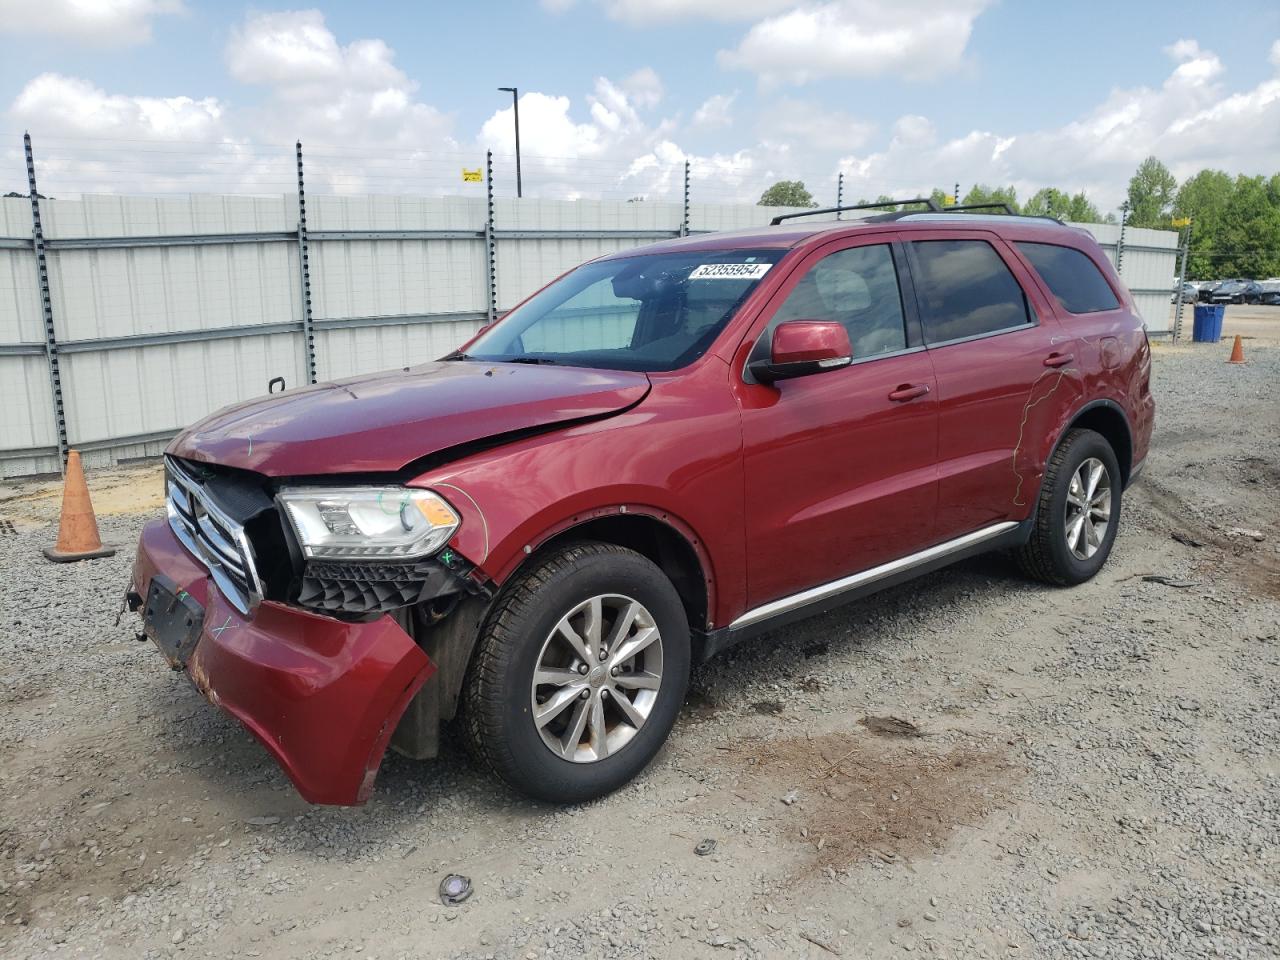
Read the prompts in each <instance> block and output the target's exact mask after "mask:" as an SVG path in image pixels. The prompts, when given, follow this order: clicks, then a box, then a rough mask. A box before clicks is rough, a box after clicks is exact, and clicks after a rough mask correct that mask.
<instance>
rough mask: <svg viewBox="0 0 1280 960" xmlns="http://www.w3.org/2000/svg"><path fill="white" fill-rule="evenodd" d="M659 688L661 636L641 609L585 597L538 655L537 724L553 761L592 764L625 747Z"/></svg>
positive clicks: (620, 599) (617, 599) (627, 600)
mask: <svg viewBox="0 0 1280 960" xmlns="http://www.w3.org/2000/svg"><path fill="white" fill-rule="evenodd" d="M661 686H662V635H661V634H660V633H659V631H658V626H657V623H656V622H655V621H654V618H653V615H652V614H651V613H650V612H649V611H648V609H646V608H645V606H644V604H642V603H640V602H639V601H637V600H634V599H632V598H631V597H627V596H623V595H621V594H602V595H600V596H595V597H591V598H590V599H588V600H584V601H582V602H581V603H579V604H578V605H577V606H575V607H574V608H573V609H571V610H570V611H569V612H568V613H566V614H565V615H564V616H562V617H561V618H560V620H559V621H558V622H557V623H556V625H555V626H554V627H553V628H552V629H551V632H550V633H549V634H548V635H547V638H546V640H545V641H544V642H543V644H542V650H541V651H540V652H539V654H538V661H537V664H536V666H535V668H534V673H533V681H532V684H531V687H530V698H531V700H532V714H533V722H534V725H535V726H536V727H537V729H538V733H539V735H540V736H541V737H542V742H543V743H544V744H545V745H546V747H547V749H548V750H550V751H551V752H552V753H554V754H555V755H556V756H558V757H560V758H561V759H564V760H569V761H572V762H574V763H594V762H596V761H599V760H604V759H605V758H606V757H609V756H612V755H613V754H616V753H617V752H618V751H619V750H622V749H623V748H624V747H626V746H627V745H628V744H629V743H630V742H631V741H632V740H633V739H634V738H635V736H636V734H637V733H639V731H640V729H641V727H643V726H644V724H645V722H646V721H647V720H648V719H649V715H650V713H652V711H653V706H654V704H655V703H656V702H657V699H658V691H659V688H660V687H661Z"/></svg>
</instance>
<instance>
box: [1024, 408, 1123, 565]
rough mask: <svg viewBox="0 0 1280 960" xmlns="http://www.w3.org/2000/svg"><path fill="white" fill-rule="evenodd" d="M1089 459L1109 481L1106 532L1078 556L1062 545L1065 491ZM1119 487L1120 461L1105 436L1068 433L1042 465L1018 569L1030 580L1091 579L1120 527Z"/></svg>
mask: <svg viewBox="0 0 1280 960" xmlns="http://www.w3.org/2000/svg"><path fill="white" fill-rule="evenodd" d="M1090 458H1094V459H1096V460H1099V461H1100V462H1101V463H1102V465H1103V467H1104V469H1105V470H1106V471H1107V479H1108V480H1109V482H1110V485H1111V511H1110V519H1109V522H1108V523H1107V529H1106V533H1105V534H1104V535H1103V536H1102V537H1101V538H1100V543H1099V544H1098V547H1097V551H1096V552H1095V553H1094V554H1093V555H1092V556H1090V557H1088V558H1087V559H1081V558H1080V557H1078V556H1076V555H1075V553H1073V552H1072V550H1071V548H1070V547H1069V546H1068V544H1067V531H1066V523H1065V520H1066V515H1067V495H1068V491H1069V489H1070V486H1071V479H1072V477H1073V476H1074V474H1075V473H1076V471H1077V470H1079V469H1080V465H1081V464H1083V463H1084V462H1085V461H1086V460H1088V459H1090ZM1122 486H1123V482H1122V480H1121V477H1120V465H1119V462H1118V461H1117V460H1116V454H1115V451H1114V450H1112V449H1111V444H1110V443H1108V442H1107V440H1106V438H1105V437H1103V436H1102V434H1100V433H1096V432H1094V431H1093V430H1071V431H1068V433H1067V435H1066V436H1065V437H1064V438H1063V440H1062V442H1061V443H1060V444H1058V448H1057V449H1056V450H1054V452H1053V455H1052V456H1051V457H1050V458H1049V463H1048V465H1047V466H1046V467H1045V472H1044V481H1043V483H1042V484H1041V486H1040V497H1039V499H1038V501H1037V502H1036V512H1035V516H1034V518H1033V521H1034V526H1033V528H1032V531H1031V539H1030V540H1028V541H1027V543H1026V544H1025V545H1024V546H1022V547H1020V548H1019V549H1018V550H1017V551H1016V553H1015V556H1016V558H1017V561H1018V565H1019V566H1020V567H1021V568H1022V571H1023V572H1024V573H1025V574H1027V576H1029V577H1033V578H1035V579H1036V580H1042V581H1044V582H1045V583H1051V584H1054V585H1055V586H1064V587H1066V586H1074V585H1076V584H1078V583H1084V582H1085V581H1086V580H1089V579H1090V578H1092V577H1093V575H1094V574H1096V573H1097V572H1098V571H1099V570H1100V569H1102V565H1103V564H1104V563H1106V562H1107V557H1108V556H1109V555H1110V554H1111V546H1112V544H1113V543H1115V539H1116V531H1117V530H1118V529H1119V527H1120V505H1121V498H1122V496H1123V491H1122V489H1121V488H1122Z"/></svg>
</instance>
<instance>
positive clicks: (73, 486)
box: [44, 450, 116, 563]
mask: <svg viewBox="0 0 1280 960" xmlns="http://www.w3.org/2000/svg"><path fill="white" fill-rule="evenodd" d="M115 552H116V548H115V547H104V546H103V545H102V540H101V538H100V537H99V536H98V520H97V518H96V517H94V515H93V504H92V503H90V502H89V485H88V484H87V483H85V482H84V468H83V467H81V466H80V451H78V450H72V451H71V452H70V453H69V454H67V475H66V479H65V480H64V482H63V487H62V519H61V520H60V521H59V522H58V542H57V543H56V544H54V545H53V546H52V547H45V548H44V555H45V556H46V557H48V558H49V559H50V560H53V561H54V562H55V563H70V562H71V561H72V560H89V559H91V558H93V557H109V556H111V555H112V554H113V553H115Z"/></svg>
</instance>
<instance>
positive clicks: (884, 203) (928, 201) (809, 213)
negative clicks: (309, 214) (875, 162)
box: [769, 197, 943, 227]
mask: <svg viewBox="0 0 1280 960" xmlns="http://www.w3.org/2000/svg"><path fill="white" fill-rule="evenodd" d="M908 203H923V204H924V205H925V206H926V207H927V208H928V209H929V210H930V211H931V212H933V213H942V212H943V208H942V207H940V206H938V204H937V203H936V202H935V201H934V200H933V199H932V198H930V197H912V198H911V199H910V200H881V201H878V202H877V203H855V204H853V205H852V206H847V207H823V208H822V209H821V210H804V211H802V212H801V213H780V214H778V215H777V216H776V217H774V218H773V219H772V220H770V221H769V226H771V227H776V226H777V225H778V224H780V223H781V222H782V221H783V220H794V219H795V218H796V217H816V216H819V215H820V214H824V213H843V212H844V211H846V210H876V209H878V208H880V207H897V206H901V205H904V204H908ZM907 212H910V211H907Z"/></svg>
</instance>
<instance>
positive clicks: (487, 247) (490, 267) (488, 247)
mask: <svg viewBox="0 0 1280 960" xmlns="http://www.w3.org/2000/svg"><path fill="white" fill-rule="evenodd" d="M484 187H485V194H486V197H485V199H486V205H485V217H484V265H485V277H486V280H487V282H488V287H489V293H488V303H487V304H486V306H485V316H487V317H488V318H489V320H488V322H489V323H493V321H495V320H497V319H498V251H497V244H496V243H495V242H494V235H493V230H494V227H493V151H492V150H486V151H485V154H484Z"/></svg>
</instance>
